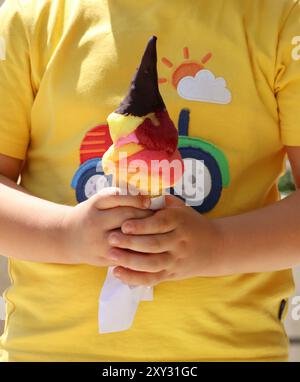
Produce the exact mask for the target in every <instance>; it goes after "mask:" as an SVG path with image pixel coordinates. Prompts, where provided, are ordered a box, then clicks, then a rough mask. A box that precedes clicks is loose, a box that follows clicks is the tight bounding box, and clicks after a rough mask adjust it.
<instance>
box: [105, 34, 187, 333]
mask: <svg viewBox="0 0 300 382" xmlns="http://www.w3.org/2000/svg"><path fill="white" fill-rule="evenodd" d="M156 65H157V55H156V37H152V38H151V39H150V41H149V42H148V45H147V47H146V50H145V53H144V56H143V58H142V61H141V64H140V66H139V68H138V69H137V72H136V74H135V76H134V78H133V80H132V82H131V85H130V88H129V92H128V94H127V96H126V97H125V98H124V100H123V101H122V102H121V104H120V106H119V107H118V108H117V110H115V111H114V112H113V113H112V114H110V115H109V116H108V118H107V121H108V125H109V130H110V135H111V138H112V141H113V144H112V145H111V146H110V148H109V149H108V150H107V152H106V153H105V154H104V156H103V158H102V167H103V171H104V172H105V174H106V175H113V178H114V179H115V181H116V185H117V186H119V187H120V188H122V189H124V188H125V189H126V190H128V189H129V191H130V192H132V191H133V190H135V191H137V193H143V194H147V195H150V196H151V198H152V199H151V201H152V204H151V209H153V210H156V209H161V208H163V207H164V195H163V191H164V190H165V189H168V188H169V187H171V186H173V185H174V184H175V183H176V182H177V181H178V180H179V179H180V178H181V176H182V174H183V162H182V159H181V155H180V153H179V151H178V149H177V144H178V132H177V129H176V128H175V126H174V124H173V122H172V120H171V119H170V117H169V114H168V112H167V110H166V106H165V104H164V101H163V99H162V97H161V95H160V92H159V89H158V76H157V67H156ZM152 299H153V288H151V287H146V286H136V287H132V286H130V285H126V284H124V283H123V282H122V281H121V280H119V279H117V278H115V277H114V275H113V268H112V267H111V268H109V269H108V273H107V277H106V280H105V282H104V284H103V288H102V290H101V294H100V299H99V332H100V333H112V332H118V331H122V330H127V329H129V328H130V327H131V325H132V323H133V320H134V317H135V314H136V310H137V308H138V305H139V302H140V301H151V300H152Z"/></svg>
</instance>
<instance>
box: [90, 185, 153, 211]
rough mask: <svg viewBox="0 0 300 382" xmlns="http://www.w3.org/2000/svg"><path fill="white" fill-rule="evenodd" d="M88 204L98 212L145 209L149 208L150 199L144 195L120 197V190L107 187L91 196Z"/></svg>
mask: <svg viewBox="0 0 300 382" xmlns="http://www.w3.org/2000/svg"><path fill="white" fill-rule="evenodd" d="M89 203H91V204H93V206H95V207H96V208H98V209H100V210H106V209H110V208H115V207H125V206H127V207H133V208H140V209H147V208H149V207H150V198H149V197H147V196H146V195H137V196H132V195H122V191H121V189H119V188H117V187H107V188H104V189H103V190H101V191H100V192H99V193H98V194H96V195H94V196H92V197H91V198H90V199H89Z"/></svg>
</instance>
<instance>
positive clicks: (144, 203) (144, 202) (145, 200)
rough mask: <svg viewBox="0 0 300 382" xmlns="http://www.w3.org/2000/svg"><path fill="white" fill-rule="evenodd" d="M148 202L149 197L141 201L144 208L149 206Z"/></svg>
mask: <svg viewBox="0 0 300 382" xmlns="http://www.w3.org/2000/svg"><path fill="white" fill-rule="evenodd" d="M150 203H151V201H150V199H149V198H145V199H144V201H143V206H144V207H145V208H149V207H150Z"/></svg>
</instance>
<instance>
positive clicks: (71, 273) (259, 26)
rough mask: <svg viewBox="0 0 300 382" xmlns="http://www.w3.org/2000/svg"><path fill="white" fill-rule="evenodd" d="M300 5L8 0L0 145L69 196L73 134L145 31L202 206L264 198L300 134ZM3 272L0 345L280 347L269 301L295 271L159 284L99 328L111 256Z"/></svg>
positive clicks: (149, 354) (95, 111)
mask: <svg viewBox="0 0 300 382" xmlns="http://www.w3.org/2000/svg"><path fill="white" fill-rule="evenodd" d="M299 20H300V4H299V2H298V1H294V0H215V1H208V0H199V1H194V0H176V1H165V0H143V1H139V0H126V1H123V0H102V1H99V0H76V1H74V0H52V1H50V0H19V1H17V0H6V2H5V4H4V6H3V7H2V8H1V11H0V152H1V153H3V154H6V155H9V156H12V157H16V158H21V159H25V158H26V162H25V166H24V168H23V170H22V186H24V187H25V188H26V189H27V190H29V191H30V192H31V193H33V194H34V195H37V196H39V197H41V198H44V199H47V200H51V201H54V202H57V203H65V204H69V205H74V204H75V203H76V198H75V190H74V189H73V188H72V187H71V182H72V179H73V176H74V174H75V173H76V171H77V170H78V168H79V166H80V155H79V154H80V145H81V141H82V139H83V138H84V137H85V136H86V133H87V132H88V131H89V130H90V129H92V128H94V127H95V126H97V125H99V124H101V123H105V120H106V117H107V115H108V114H110V113H111V112H112V111H113V110H114V109H115V108H116V106H118V104H119V102H120V101H121V99H122V98H123V96H124V95H125V93H126V91H127V89H128V85H129V81H130V79H131V77H132V75H133V73H134V71H135V68H136V67H137V65H138V63H139V61H140V57H141V55H142V53H143V51H144V47H145V44H146V42H147V41H148V39H149V37H150V36H151V35H156V36H157V37H158V61H159V62H158V70H159V77H160V89H161V93H162V96H163V98H164V100H165V103H166V105H167V107H168V110H169V113H170V115H171V117H172V119H173V120H174V121H175V122H176V124H177V121H178V119H179V115H180V116H181V119H180V121H181V122H180V123H181V128H182V129H183V130H184V127H187V124H186V121H187V114H186V113H187V112H186V111H184V112H182V110H186V109H188V110H189V116H190V121H189V124H188V128H189V131H188V132H187V131H186V133H187V134H188V135H189V137H194V138H197V139H195V140H192V139H191V140H190V141H187V138H184V139H183V140H182V144H183V145H186V146H187V147H189V145H190V146H191V147H189V148H187V147H186V148H187V151H188V150H190V149H192V151H193V152H195V150H197V149H198V150H199V153H201V155H202V154H203V153H204V154H203V155H205V153H206V154H207V158H208V159H207V158H206V159H207V166H209V167H210V168H211V172H210V174H211V179H210V181H211V183H209V184H211V188H212V189H213V191H212V194H209V195H208V196H209V202H208V203H207V205H206V207H205V208H206V209H207V212H208V213H207V216H208V217H212V218H213V217H219V216H228V215H234V214H240V213H243V212H246V211H249V210H252V209H256V208H259V207H262V206H265V205H267V204H270V203H273V202H275V201H276V200H277V199H278V191H277V187H276V183H277V179H278V177H279V175H280V174H281V172H282V169H283V163H284V149H283V148H284V145H294V146H298V145H300V132H299V125H300V108H299V103H300V92H299V88H300V62H299V59H300V55H299V53H300V49H299V46H298V45H297V44H298V43H299V41H300V38H299V39H297V37H296V36H298V35H300V22H299ZM182 113H183V114H182ZM184 113H185V114H184ZM184 121H185V123H184ZM180 123H179V124H180ZM183 130H182V131H183ZM192 142H194V143H192ZM195 142H196V143H195ZM199 142H200V143H199ZM207 142H210V143H212V144H213V145H214V146H211V145H210V144H208V143H207ZM193 145H194V146H193ZM212 147H213V149H212ZM205 148H206V149H205ZM81 154H82V153H81ZM199 155H200V154H199ZM199 235H201V233H199ZM199 256H201V254H199ZM241 256H243V254H242V253H241ZM9 272H10V276H11V279H12V282H13V284H12V286H11V287H10V288H9V289H8V290H7V291H6V292H5V299H6V303H7V317H6V318H7V319H6V327H5V332H4V334H3V336H2V337H1V340H0V358H1V359H2V360H22V361H23V360H24V361H26V360H40V361H45V360H46V361H48V360H59V361H62V360H72V361H79V360H80V361H106V360H110V361H115V360H121V361H122V360H129V361H132V360H147V361H153V360H156V361H162V360H166V361H178V360H188V361H192V360H284V359H286V358H287V348H288V340H287V337H286V335H285V333H284V328H283V324H282V321H281V320H280V319H279V309H280V305H281V301H282V300H283V299H287V298H288V297H289V296H290V295H291V294H292V291H293V280H292V275H291V272H290V271H282V272H274V273H265V274H249V275H235V276H232V277H220V278H200V277H199V278H193V279H190V280H185V281H177V282H165V283H162V284H160V285H158V286H157V287H155V299H154V301H153V302H142V303H141V305H140V307H139V309H138V312H137V315H136V318H135V321H134V325H133V327H132V328H131V329H130V330H128V331H125V332H121V333H114V334H105V335H101V334H99V333H98V319H97V313H98V297H99V294H100V290H101V286H102V284H103V281H104V278H105V275H106V269H101V268H97V267H92V266H88V265H73V266H72V265H57V264H37V263H31V262H25V261H16V260H10V261H9Z"/></svg>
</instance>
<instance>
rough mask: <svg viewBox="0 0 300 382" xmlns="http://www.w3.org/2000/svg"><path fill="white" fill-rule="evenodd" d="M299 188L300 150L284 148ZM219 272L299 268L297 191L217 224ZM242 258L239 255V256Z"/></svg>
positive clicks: (299, 198)
mask: <svg viewBox="0 0 300 382" xmlns="http://www.w3.org/2000/svg"><path fill="white" fill-rule="evenodd" d="M286 150H287V153H288V156H289V159H290V162H291V166H292V170H293V174H294V178H295V182H296V185H297V187H298V188H299V187H300V148H299V147H287V148H286ZM217 225H218V227H219V229H220V230H221V232H222V237H223V245H222V250H221V251H220V253H219V258H220V262H221V263H222V264H223V272H224V273H225V274H231V273H242V272H245V273H248V272H269V271H276V270H281V269H286V268H291V267H293V266H296V265H299V264H300V190H299V189H298V190H297V191H296V192H294V193H293V194H292V195H290V196H288V197H287V198H285V199H284V200H281V201H280V202H278V203H275V204H273V205H271V206H269V207H266V208H263V209H261V210H256V211H253V212H250V213H247V214H243V215H241V216H235V217H228V218H224V219H220V220H219V221H217ZM241 254H242V255H241Z"/></svg>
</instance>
